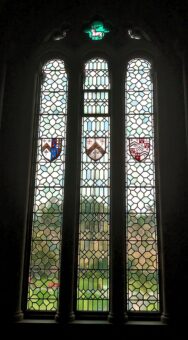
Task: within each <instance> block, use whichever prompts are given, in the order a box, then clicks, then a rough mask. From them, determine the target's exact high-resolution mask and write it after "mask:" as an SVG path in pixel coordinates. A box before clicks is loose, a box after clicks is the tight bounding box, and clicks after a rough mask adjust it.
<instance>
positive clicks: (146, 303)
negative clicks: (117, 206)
mask: <svg viewBox="0 0 188 340" xmlns="http://www.w3.org/2000/svg"><path fill="white" fill-rule="evenodd" d="M151 72H152V67H151V63H150V62H148V61H147V60H145V59H141V58H135V59H132V60H131V61H129V63H128V67H127V77H126V215H127V231H126V235H127V303H128V305H127V308H128V310H129V311H132V312H134V311H137V312H149V311H152V312H156V311H159V274H158V270H159V268H158V247H157V221H156V193H155V160H154V119H153V82H152V77H151Z"/></svg>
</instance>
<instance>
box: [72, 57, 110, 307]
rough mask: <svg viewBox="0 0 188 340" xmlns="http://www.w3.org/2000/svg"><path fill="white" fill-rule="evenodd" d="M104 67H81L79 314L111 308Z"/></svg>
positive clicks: (98, 62) (99, 62) (94, 62)
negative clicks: (83, 72)
mask: <svg viewBox="0 0 188 340" xmlns="http://www.w3.org/2000/svg"><path fill="white" fill-rule="evenodd" d="M109 91H110V84H109V75H108V64H107V62H106V61H105V60H103V59H99V58H96V59H91V60H89V61H88V62H87V63H86V64H85V81H84V90H83V97H84V99H83V102H84V103H83V104H84V105H83V107H84V112H83V116H82V140H81V141H82V146H81V185H80V213H79V252H78V290H77V310H79V311H107V310H108V308H109V306H108V304H109V302H108V299H109V214H110V117H109Z"/></svg>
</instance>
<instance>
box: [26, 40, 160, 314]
mask: <svg viewBox="0 0 188 340" xmlns="http://www.w3.org/2000/svg"><path fill="white" fill-rule="evenodd" d="M126 43H127V42H126ZM46 45H48V48H47V46H46ZM57 45H58V48H57ZM74 53H75V51H74V48H73V47H72V46H71V47H70V46H67V43H66V39H65V42H64V41H63V42H53V43H50V44H45V46H43V47H42V48H40V50H39V51H37V53H36V54H35V55H34V57H33V58H32V59H33V60H34V62H33V60H32V62H31V65H32V67H31V70H30V72H32V71H34V78H35V79H32V80H34V82H35V90H34V93H33V103H34V105H33V110H32V113H33V118H32V119H33V121H34V122H33V124H32V131H33V134H32V135H33V136H34V135H35V134H36V133H37V132H38V129H37V128H38V125H37V121H36V116H37V115H36V111H37V110H38V107H39V102H40V79H39V78H40V73H41V70H42V66H43V65H44V63H45V62H47V61H48V60H50V59H53V58H54V59H62V60H63V61H64V63H65V67H66V71H67V75H68V81H69V76H70V73H71V72H72V73H74V70H75V69H76V68H77V67H78V65H79V67H80V69H79V72H77V80H78V82H79V85H78V82H77V87H78V86H79V88H77V92H78V93H80V94H83V90H82V87H83V68H84V64H85V62H86V61H87V60H89V59H91V58H95V57H98V58H104V59H105V60H106V61H107V62H108V66H109V78H110V82H111V91H112V93H113V80H112V70H114V68H115V65H118V64H119V63H120V65H121V70H122V69H123V70H124V72H123V74H122V77H123V79H124V80H125V77H126V65H127V63H128V61H129V60H131V59H133V58H136V57H139V58H145V59H147V60H148V61H149V62H151V64H152V70H153V75H154V80H153V88H154V91H153V103H154V104H153V107H154V140H155V143H154V144H155V145H157V143H156V142H157V140H158V138H159V133H158V117H157V116H158V114H159V112H158V105H157V62H156V56H157V55H158V53H159V52H158V50H157V48H156V47H153V46H152V44H150V43H148V42H146V41H142V40H137V41H131V40H130V41H129V43H128V44H126V46H123V47H122V46H121V47H120V48H119V53H118V56H117V52H116V47H114V46H113V45H112V46H110V45H108V44H107V43H106V41H105V39H104V41H103V40H102V41H100V42H99V41H97V42H93V41H89V42H88V43H85V44H83V45H82V46H79V48H78V49H77V51H76V53H75V54H74ZM71 64H72V65H74V67H73V71H72V70H71ZM38 65H39V66H38ZM123 65H124V67H123ZM124 84H125V81H124ZM70 93H71V94H70ZM70 97H72V90H71V88H70V85H69V90H68V107H67V118H68V116H69V111H70V104H71V103H70ZM80 98H82V96H81V97H80ZM120 102H121V103H120V107H121V110H122V112H125V88H124V92H123V93H122V97H121V100H120ZM82 106H83V101H82V103H81V100H80V101H79V102H77V124H79V125H80V126H79V127H77V137H76V139H77V141H78V145H77V162H78V164H80V157H81V155H80V152H78V150H79V149H80V144H81V118H82V115H81V111H82ZM109 108H110V112H109V113H110V115H111V117H114V119H115V115H113V109H114V107H113V94H112V98H111V99H110V100H109ZM124 119H125V118H124ZM112 124H113V120H112V121H111V126H112ZM68 129H69V127H68V126H67V134H69V135H70V131H69V132H68ZM69 138H70V136H69ZM32 144H33V143H32V141H31V143H30V145H31V149H32V160H30V173H31V174H32V175H31V176H30V193H29V195H28V197H29V204H28V220H27V237H26V239H27V240H26V247H25V267H24V268H25V269H24V280H23V290H22V292H23V294H22V295H23V297H22V307H23V310H24V311H25V317H26V318H44V319H45V318H47V319H48V318H49V319H50V318H54V316H55V315H56V312H40V313H39V312H35V311H30V310H29V311H28V310H26V299H27V297H26V292H27V279H28V275H27V274H28V271H29V257H30V252H28V251H27V249H30V246H29V245H30V244H31V243H30V242H31V232H32V228H31V219H32V218H31V210H32V203H33V196H34V190H33V185H34V178H35V177H34V176H35V167H34V169H33V164H35V156H36V146H34V147H32ZM67 144H68V141H67ZM122 151H123V150H122ZM154 153H155V172H156V175H155V181H156V213H157V226H158V257H159V290H160V301H161V302H160V305H161V310H160V312H154V313H153V312H150V313H149V314H148V312H146V313H144V312H140V313H139V314H140V315H138V313H136V312H128V313H127V315H128V319H129V320H135V319H136V320H148V319H149V320H150V319H155V320H159V318H160V315H161V314H162V311H163V299H164V297H163V294H162V292H163V290H162V285H163V280H162V274H161V272H162V270H163V269H162V251H161V249H162V244H161V236H160V234H161V229H162V228H161V221H160V215H161V214H160V176H159V173H160V160H159V152H157V150H156V147H155V148H154ZM66 158H67V157H66ZM111 159H112V155H111ZM122 159H123V156H122ZM124 159H125V157H124ZM33 160H34V161H33ZM66 162H67V161H66ZM124 177H125V176H124ZM66 180H67V179H66V175H65V181H66ZM79 180H80V167H78V170H77V172H76V183H77V184H76V186H77V188H76V195H75V200H74V205H75V206H74V212H76V211H79V208H78V206H79V190H78V186H79V183H80V181H79ZM111 204H112V201H111ZM75 218H76V216H75ZM124 228H125V227H124ZM74 230H75V235H74V242H73V243H74V255H75V259H77V248H78V223H76V220H75V222H74ZM124 241H125V240H124ZM110 243H111V240H110ZM28 247H29V248H28ZM110 247H111V246H110ZM28 253H29V254H28ZM124 255H125V256H126V253H125V254H124ZM110 261H111V260H110ZM125 262H126V260H125ZM75 263H77V261H75ZM110 263H111V262H110ZM76 267H77V265H75V268H74V273H73V276H74V280H73V282H72V284H73V286H74V290H73V300H74V303H76V288H75V287H77V284H76V276H77V275H76V273H77V268H76ZM111 288H112V283H111ZM72 289H73V287H72ZM125 294H126V293H125ZM73 312H75V316H76V318H77V319H101V320H105V319H107V316H108V314H109V312H101V313H100V312H97V313H88V312H77V311H76V309H75V306H74V307H73ZM73 318H74V316H73ZM126 318H127V316H125V319H126Z"/></svg>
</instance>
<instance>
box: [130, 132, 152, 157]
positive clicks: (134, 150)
mask: <svg viewBox="0 0 188 340" xmlns="http://www.w3.org/2000/svg"><path fill="white" fill-rule="evenodd" d="M129 151H130V154H131V156H132V157H133V158H134V159H135V160H136V161H138V162H142V161H143V160H144V159H146V158H147V156H148V155H149V152H150V139H149V138H141V137H140V138H129Z"/></svg>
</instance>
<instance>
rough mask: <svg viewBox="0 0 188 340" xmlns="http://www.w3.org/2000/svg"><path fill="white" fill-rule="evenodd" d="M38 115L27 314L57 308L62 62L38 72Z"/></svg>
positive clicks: (62, 155)
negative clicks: (39, 89)
mask: <svg viewBox="0 0 188 340" xmlns="http://www.w3.org/2000/svg"><path fill="white" fill-rule="evenodd" d="M41 78H42V81H41V95H40V108H39V112H38V115H37V118H38V131H37V136H36V141H35V143H36V146H37V150H36V160H35V164H34V167H35V169H36V171H35V182H34V186H35V189H34V205H33V214H32V235H31V256H30V267H29V283H28V303H27V308H28V310H35V311H53V310H56V308H57V298H58V287H59V257H60V240H61V225H62V214H63V210H62V209H63V190H64V173H65V144H66V115H67V86H68V81H67V74H66V70H65V65H64V62H63V61H62V60H55V59H54V60H50V61H48V62H47V63H46V64H45V65H44V66H43V68H42V77H41Z"/></svg>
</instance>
